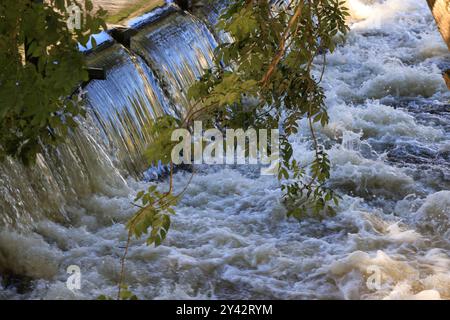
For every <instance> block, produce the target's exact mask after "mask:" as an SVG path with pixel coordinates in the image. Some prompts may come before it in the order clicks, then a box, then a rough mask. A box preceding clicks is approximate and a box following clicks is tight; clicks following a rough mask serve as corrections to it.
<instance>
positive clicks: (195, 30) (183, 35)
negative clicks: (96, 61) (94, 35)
mask: <svg viewBox="0 0 450 320" xmlns="http://www.w3.org/2000/svg"><path fill="white" fill-rule="evenodd" d="M216 45H217V43H216V40H215V39H214V36H213V35H212V34H211V32H210V31H209V30H208V28H207V27H206V25H205V24H204V23H203V22H201V21H200V20H199V19H197V18H195V17H194V16H192V15H191V14H188V13H185V12H181V11H178V12H173V13H171V14H169V15H168V16H166V17H164V18H163V19H160V20H158V21H156V22H155V23H152V24H149V25H147V26H144V27H142V28H141V29H140V31H139V33H138V34H137V35H136V36H135V37H133V38H132V39H131V49H132V50H133V51H135V52H137V53H139V54H140V55H142V56H143V57H144V59H145V60H146V61H147V63H148V64H149V65H150V66H151V67H152V68H153V69H154V70H155V72H156V73H157V74H158V78H160V79H161V80H162V81H163V83H164V89H165V91H166V92H167V95H168V96H169V97H170V99H171V101H172V102H173V104H174V105H175V112H176V114H178V115H181V114H182V113H183V110H185V108H186V107H187V106H188V105H189V101H188V99H187V96H186V94H187V89H188V88H189V86H190V85H191V84H192V83H193V82H194V81H195V79H197V78H198V77H199V76H200V75H201V74H202V73H203V70H204V69H206V68H208V67H210V66H211V65H212V59H213V52H214V48H215V46H216Z"/></svg>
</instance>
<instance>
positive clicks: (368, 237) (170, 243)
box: [0, 0, 450, 299]
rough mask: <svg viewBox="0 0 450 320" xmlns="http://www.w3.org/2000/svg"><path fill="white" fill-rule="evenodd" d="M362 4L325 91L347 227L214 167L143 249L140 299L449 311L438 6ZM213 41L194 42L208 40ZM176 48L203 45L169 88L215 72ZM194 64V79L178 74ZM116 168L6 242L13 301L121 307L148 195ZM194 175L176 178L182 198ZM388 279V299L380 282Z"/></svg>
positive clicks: (445, 127) (136, 272)
mask: <svg viewBox="0 0 450 320" xmlns="http://www.w3.org/2000/svg"><path fill="white" fill-rule="evenodd" d="M348 4H349V6H350V9H351V13H352V16H351V21H350V24H351V32H350V33H349V35H348V37H347V40H346V43H345V45H341V46H339V47H338V49H337V50H336V51H335V52H334V53H333V54H330V55H328V56H327V69H326V72H325V75H324V81H323V86H324V87H325V89H326V93H327V105H328V107H329V113H330V117H331V120H330V123H329V125H328V126H327V127H326V128H319V127H318V128H317V130H318V131H319V135H320V139H321V141H322V142H323V143H324V144H325V145H326V146H328V148H329V154H330V158H331V162H332V177H331V184H332V186H333V187H334V188H335V189H336V190H338V191H339V192H340V194H341V195H342V197H343V199H342V201H341V202H340V204H339V208H338V210H337V211H338V214H337V216H336V217H334V218H326V219H324V220H322V221H317V220H313V219H311V220H309V219H306V220H303V221H301V222H297V221H295V220H290V219H287V218H286V212H285V209H284V208H283V206H282V205H281V203H280V201H279V199H280V194H281V191H280V189H279V185H278V182H277V181H276V179H275V178H273V177H267V176H265V177H258V176H256V175H255V174H254V173H253V172H252V171H250V170H249V169H247V168H245V167H240V168H217V167H214V168H201V170H200V173H198V174H197V175H196V176H195V177H194V178H193V181H192V184H191V186H190V187H189V188H188V190H187V193H186V195H185V196H184V198H183V199H182V201H181V203H180V204H179V205H178V207H177V210H176V211H177V215H176V216H175V217H174V218H173V226H172V228H171V230H170V232H169V235H168V238H167V240H166V241H165V242H164V244H163V245H161V246H160V247H158V248H149V247H147V246H146V245H145V244H144V243H143V242H142V241H133V243H132V246H131V248H130V252H129V256H128V260H127V263H126V271H125V282H126V283H127V284H129V285H130V288H131V289H132V290H133V292H135V293H136V294H137V295H138V296H139V297H140V298H147V299H167V298H176V299H180V298H181V299H183V298H212V299H216V298H230V299H247V298H256V299H258V298H276V299H307V298H311V299H325V298H332V299H382V298H384V299H403V298H421V299H423V298H431V299H438V298H442V299H450V229H449V228H450V130H449V128H450V105H449V104H448V101H449V99H450V94H449V91H448V90H447V89H446V87H445V84H444V82H443V79H442V76H441V75H440V69H439V68H440V67H442V66H444V65H446V64H448V63H449V60H450V55H449V53H448V50H447V48H446V47H445V45H444V44H443V42H442V40H441V38H440V36H439V33H438V32H437V30H436V26H435V24H434V21H433V18H432V16H431V14H430V13H429V9H428V7H427V4H426V1H422V0H385V1H369V0H364V1H363V0H349V1H348ZM178 19H181V18H178ZM177 23H180V22H177ZM196 23H198V22H196ZM189 26H191V27H192V24H190V25H189ZM183 30H184V31H185V29H183ZM170 32H171V33H170V35H171V36H172V35H173V34H176V33H177V32H180V34H182V35H183V36H181V37H178V39H183V38H186V32H182V31H180V30H179V31H176V29H174V30H172V31H170ZM204 32H205V31H198V30H197V33H196V34H194V35H191V36H192V38H190V39H191V40H190V41H191V43H201V41H203V44H204V43H206V42H208V41H209V40H208V37H206V38H205V34H204ZM147 34H149V33H147ZM156 34H157V30H155V33H154V35H156ZM195 37H200V39H196V38H195ZM203 44H202V46H203ZM183 46H184V47H183ZM170 48H175V49H174V51H173V55H178V54H179V52H180V51H179V50H190V49H189V48H191V49H192V50H193V47H192V46H189V45H186V44H180V43H174V42H173V41H172V42H171V43H167V48H164V46H160V47H156V48H153V49H152V50H154V52H156V53H155V54H154V55H152V59H155V61H157V62H159V64H160V65H159V66H160V67H161V68H164V67H166V68H167V69H163V70H165V71H166V72H167V73H166V75H165V76H164V75H162V77H163V79H162V81H165V82H166V83H169V84H170V83H171V81H172V80H173V81H174V82H172V83H173V85H174V86H175V83H176V81H177V79H188V78H183V76H186V77H193V75H192V73H193V74H194V75H195V74H196V73H195V72H197V71H192V70H198V69H195V68H197V67H196V66H195V64H196V63H199V64H200V65H201V66H203V64H202V63H203V62H201V61H198V62H195V61H192V59H193V57H194V55H193V54H192V51H189V53H187V54H185V57H186V59H187V60H186V62H185V63H183V64H180V63H178V62H177V61H179V60H177V59H179V58H177V57H174V56H173V55H172V58H170V59H175V60H176V61H175V62H174V61H173V60H170V59H169V58H167V57H165V56H164V52H163V49H166V51H165V52H166V53H168V52H170ZM180 48H185V49H180ZM197 48H198V47H197ZM203 49H204V47H203ZM197 52H198V50H197ZM149 56H150V55H149ZM201 56H203V54H202V55H201ZM144 57H145V56H144ZM145 58H146V59H149V58H148V57H145ZM159 59H161V60H159ZM321 63H322V61H321V59H318V61H316V68H317V72H318V73H319V72H320V70H321ZM185 64H187V65H188V66H190V67H189V68H191V69H189V72H187V71H186V70H185V69H184V68H182V67H178V66H185ZM170 66H177V67H176V68H175V69H173V70H171V69H169V67H170ZM186 68H187V67H186ZM175 72H179V73H181V74H182V75H181V76H180V74H177V75H175ZM185 72H187V74H184V73H185ZM177 76H178V77H179V78H177ZM164 77H165V78H164ZM174 79H175V80H174ZM117 81H118V80H117ZM172 88H173V87H172ZM169 89H170V88H169ZM108 90H109V89H108ZM168 91H169V92H170V90H168ZM111 94H112V93H111ZM118 107H120V106H118ZM117 110H119V109H117ZM111 119H113V117H111ZM303 127H306V126H303ZM89 132H90V131H89ZM292 140H293V143H294V145H295V156H296V157H297V158H298V159H300V160H302V161H308V159H311V158H312V154H311V152H310V145H309V136H308V132H307V130H304V132H300V133H299V134H298V135H297V136H295V137H293V138H292ZM81 145H83V144H82V143H81ZM105 159H107V158H105ZM105 161H106V160H105ZM95 168H97V169H95V170H99V169H98V165H97V167H95ZM102 168H103V169H102V170H103V171H102V172H101V173H99V174H98V175H97V177H98V178H97V179H96V180H95V181H97V182H98V183H101V182H103V183H104V186H103V188H101V187H97V188H93V189H92V190H93V192H94V193H93V194H91V193H90V192H84V193H81V195H78V197H77V201H73V202H72V203H70V205H67V206H65V210H64V217H65V218H64V219H63V221H60V220H61V219H55V218H53V217H48V218H42V219H34V220H33V223H32V224H31V227H30V229H31V231H28V232H20V231H18V230H17V228H6V227H5V228H3V229H2V230H1V231H0V271H2V282H1V283H2V287H1V290H0V298H4V299H8V298H9V299H10V298H32V299H40V298H44V299H55V298H58V299H72V298H83V299H84V298H86V299H90V298H95V297H96V296H98V295H100V294H107V295H115V292H116V283H117V280H118V276H119V268H120V266H119V259H120V257H121V255H122V254H123V250H124V249H123V247H124V245H125V240H126V231H125V229H124V225H123V223H124V222H125V221H126V220H127V218H129V217H130V215H131V214H132V213H133V211H134V208H133V207H132V206H131V205H130V202H131V201H132V199H133V197H134V195H135V193H136V192H137V191H138V190H141V189H143V188H145V187H146V186H147V185H148V184H147V183H144V182H140V181H136V180H135V179H133V178H127V179H126V181H124V180H122V176H121V175H120V173H119V171H118V170H117V169H115V168H114V166H113V165H112V164H109V165H106V164H105V165H103V166H102ZM81 172H85V171H81ZM16 174H17V175H20V172H17V173H16ZM2 177H3V174H2ZM101 177H105V179H103V180H102V179H101ZM189 177H190V174H189V173H187V172H179V173H177V174H176V175H175V186H176V188H178V189H181V188H182V187H183V186H184V184H185V183H186V182H187V181H188V179H189ZM3 180H4V179H2V181H3ZM23 180H25V178H24V179H23ZM3 182H4V181H3ZM24 183H25V182H24ZM4 185H5V186H7V183H6V182H5V183H4ZM160 186H161V188H166V187H167V185H166V183H161V184H160ZM4 188H6V187H3V185H2V194H3V190H4ZM9 194H11V195H13V194H14V193H13V192H10V193H9ZM55 194H58V193H55ZM24 210H25V209H24ZM27 210H28V211H30V208H27ZM36 210H38V209H37V208H36ZM16 211H17V212H16V214H17V215H19V214H20V206H19V205H18V209H17V210H16ZM28 211H27V212H28ZM54 216H57V214H56V213H55V215H54ZM69 265H78V266H79V267H80V268H81V272H82V288H81V290H75V291H70V290H69V289H67V288H66V279H67V277H68V274H66V268H67V267H68V266H69ZM374 272H375V273H376V274H377V275H380V283H379V284H380V286H379V287H377V288H374V287H372V286H370V285H369V286H368V285H367V280H368V279H369V280H370V277H371V276H372V275H374V274H375V273H374Z"/></svg>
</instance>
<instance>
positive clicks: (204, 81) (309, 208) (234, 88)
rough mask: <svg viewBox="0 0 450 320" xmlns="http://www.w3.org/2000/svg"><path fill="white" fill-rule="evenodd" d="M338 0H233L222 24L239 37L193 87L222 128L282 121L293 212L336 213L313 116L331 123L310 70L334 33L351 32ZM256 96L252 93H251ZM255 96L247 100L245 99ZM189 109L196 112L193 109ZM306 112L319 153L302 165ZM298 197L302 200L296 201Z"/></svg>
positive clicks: (282, 173) (283, 169)
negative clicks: (294, 138) (297, 148)
mask: <svg viewBox="0 0 450 320" xmlns="http://www.w3.org/2000/svg"><path fill="white" fill-rule="evenodd" d="M344 3H345V1H341V0H293V1H291V2H283V1H279V2H278V3H275V4H271V3H270V2H268V1H267V0H235V1H233V2H232V4H231V5H230V6H229V7H228V8H227V9H226V10H225V12H224V14H223V15H222V16H221V18H220V21H219V23H218V25H217V28H218V29H219V30H221V31H224V32H227V33H228V34H229V35H230V36H231V37H232V38H233V39H234V41H233V42H231V43H223V44H221V45H219V47H218V48H217V50H216V52H215V66H214V67H213V68H211V69H210V70H208V72H206V73H205V75H204V76H203V77H202V78H201V79H200V80H199V81H198V82H197V83H196V84H195V85H193V86H192V87H191V88H190V90H189V96H190V98H191V99H192V100H193V101H194V106H195V111H194V112H193V113H196V114H201V115H202V117H206V118H208V117H209V118H211V117H212V116H214V117H215V118H214V123H215V125H216V126H218V127H221V128H236V127H242V126H246V127H253V128H255V129H259V128H281V129H282V134H281V138H280V139H281V150H280V156H281V158H282V165H281V166H280V168H279V179H280V180H282V181H283V182H282V189H283V191H284V192H285V196H284V198H285V199H286V200H287V201H288V202H295V207H296V209H294V210H291V211H290V213H289V214H290V215H293V216H295V217H298V218H300V217H301V216H302V215H304V214H309V213H312V214H316V215H317V214H319V213H320V212H323V211H324V210H327V211H328V213H331V214H333V213H334V212H333V209H332V207H330V206H329V205H327V203H329V201H330V200H334V201H335V202H337V196H336V195H335V194H334V192H333V191H332V190H330V189H329V188H327V187H326V181H327V179H328V178H329V176H330V163H329V160H328V157H327V154H326V152H325V150H324V148H323V147H322V146H321V145H320V144H319V142H318V141H317V137H316V135H315V132H314V123H319V124H320V125H322V126H324V125H326V124H327V123H328V114H327V111H326V107H325V103H324V99H325V95H324V92H323V89H322V88H321V87H320V81H321V77H322V75H323V71H322V75H321V76H320V78H319V79H317V78H315V77H314V76H313V74H312V64H313V62H314V59H315V58H317V57H318V56H319V55H323V59H324V61H323V66H325V62H326V61H325V55H326V53H327V51H329V52H333V51H334V49H335V40H334V38H335V37H336V36H338V35H344V34H345V33H346V32H347V31H348V27H347V26H346V24H345V18H346V16H347V15H348V12H347V9H346V8H345V7H344ZM249 97H251V98H252V99H249ZM249 100H250V101H251V103H248V101H249ZM191 113H192V112H191ZM305 117H306V118H307V119H308V122H309V127H310V131H311V142H312V148H313V149H314V152H315V159H314V161H313V163H312V164H309V165H308V164H300V163H298V162H297V161H295V159H293V150H292V146H291V144H290V142H289V136H290V135H292V134H295V133H297V132H298V129H299V128H298V125H299V121H298V120H299V119H302V118H305ZM299 201H300V202H299Z"/></svg>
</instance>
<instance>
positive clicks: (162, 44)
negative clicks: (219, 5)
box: [0, 4, 217, 229]
mask: <svg viewBox="0 0 450 320" xmlns="http://www.w3.org/2000/svg"><path fill="white" fill-rule="evenodd" d="M160 11H161V9H160ZM147 23H150V24H148V25H146V24H145V22H144V23H143V22H140V23H139V25H140V26H139V32H138V34H137V35H136V36H134V37H133V38H132V46H131V50H128V49H127V48H125V47H124V46H122V45H121V44H118V43H115V42H114V41H113V42H111V43H109V44H107V45H103V46H101V48H100V49H99V50H94V51H91V52H90V53H88V54H87V63H88V65H89V66H92V67H100V68H103V69H104V70H105V72H106V80H93V81H91V82H89V83H88V84H87V85H86V87H85V88H84V91H85V93H86V102H87V109H88V116H87V119H78V122H79V123H80V126H79V128H78V129H77V130H76V131H75V132H72V133H71V134H70V135H69V137H68V139H67V143H65V144H63V145H60V146H59V147H58V148H56V149H55V150H50V149H49V150H47V151H46V152H45V153H44V154H40V155H38V157H37V162H36V164H35V165H34V166H32V167H30V168H26V167H24V166H23V165H22V164H21V163H19V162H17V161H15V160H12V159H8V160H7V161H5V162H4V163H2V164H0V191H1V194H0V210H1V212H2V214H1V215H0V226H1V225H3V226H5V225H6V226H13V227H15V228H19V229H20V228H24V229H26V228H29V227H31V226H32V225H33V223H34V222H36V221H39V220H41V219H43V218H48V219H50V220H52V221H67V217H66V210H65V208H66V207H67V206H70V205H72V204H74V203H77V202H79V201H80V199H82V198H83V197H87V196H89V195H91V194H93V193H101V194H106V195H110V196H114V195H117V194H122V195H123V194H124V193H126V192H129V190H128V189H127V183H126V182H125V179H126V177H127V176H133V177H136V178H140V177H142V173H143V171H144V170H145V169H146V168H147V167H148V164H147V163H146V161H145V159H144V156H143V153H144V151H145V149H146V147H147V146H148V145H149V144H150V143H151V142H152V137H151V136H150V135H149V133H148V128H149V125H150V124H151V121H152V120H153V119H155V118H157V117H159V116H161V115H163V114H172V115H178V116H180V115H181V114H182V112H183V110H184V109H185V108H186V107H187V106H188V100H187V97H186V90H187V88H188V87H189V86H190V85H191V84H192V83H193V82H194V81H195V79H196V78H198V77H199V76H200V75H201V74H202V72H203V69H205V68H207V67H209V66H211V63H212V57H213V50H214V48H215V46H216V45H217V43H216V41H215V40H214V37H213V35H212V34H211V33H210V31H209V30H208V28H207V27H206V25H205V24H203V23H202V22H201V21H200V20H199V19H197V18H196V17H194V16H192V15H190V14H188V13H186V12H183V11H181V10H179V9H178V8H177V7H176V6H174V5H173V4H170V5H169V6H167V12H163V14H160V15H159V16H158V17H156V18H155V17H153V18H152V19H150V20H149V21H147ZM141 57H142V58H141ZM144 59H145V60H144Z"/></svg>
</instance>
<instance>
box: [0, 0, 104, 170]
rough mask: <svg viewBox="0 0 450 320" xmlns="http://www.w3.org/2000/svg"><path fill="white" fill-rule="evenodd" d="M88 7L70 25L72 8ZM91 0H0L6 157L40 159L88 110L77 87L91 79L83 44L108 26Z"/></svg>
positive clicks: (1, 136)
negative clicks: (71, 26)
mask: <svg viewBox="0 0 450 320" xmlns="http://www.w3.org/2000/svg"><path fill="white" fill-rule="evenodd" d="M73 4H76V5H78V6H79V7H80V8H84V9H85V11H86V12H85V14H84V16H83V17H82V21H81V22H82V23H81V29H74V30H70V29H69V27H68V25H67V21H68V19H69V12H68V11H67V10H66V8H68V7H70V6H71V5H73ZM92 9H93V6H92V3H91V1H89V0H86V1H82V2H81V1H76V0H48V1H44V2H42V1H33V0H2V1H1V3H0V157H1V158H4V157H5V156H7V155H10V156H15V157H17V158H19V159H21V160H22V161H23V162H25V163H30V162H33V161H34V160H35V155H36V153H38V152H40V151H42V148H43V146H44V145H55V144H57V143H59V142H61V141H62V140H63V139H64V137H65V136H66V134H67V132H68V130H70V129H72V128H74V127H76V122H75V121H74V118H75V117H76V116H78V115H83V114H84V109H83V106H82V104H81V103H80V101H79V99H78V97H76V96H74V97H71V95H72V93H73V92H74V90H75V89H76V87H77V86H78V85H79V84H80V83H81V82H83V81H86V80H87V79H88V74H87V71H86V70H85V68H84V67H85V65H84V59H83V54H82V53H80V52H79V50H78V43H80V44H82V45H84V46H85V45H86V44H87V43H88V42H89V41H92V45H93V46H95V45H96V44H95V40H94V39H92V40H90V35H91V34H93V33H98V32H99V31H100V29H101V28H106V26H105V24H104V22H103V20H102V18H103V17H104V16H105V14H106V12H105V11H104V10H102V9H100V10H98V11H97V12H96V13H91V11H92Z"/></svg>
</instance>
